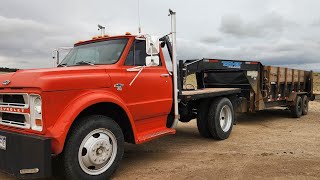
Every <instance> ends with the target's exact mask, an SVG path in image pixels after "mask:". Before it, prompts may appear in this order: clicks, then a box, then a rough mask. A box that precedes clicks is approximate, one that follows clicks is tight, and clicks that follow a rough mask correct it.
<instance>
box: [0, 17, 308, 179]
mask: <svg viewBox="0 0 320 180" xmlns="http://www.w3.org/2000/svg"><path fill="white" fill-rule="evenodd" d="M170 15H171V18H172V27H171V28H172V32H171V33H170V34H171V41H170V38H169V36H168V35H166V36H164V37H162V38H157V37H155V36H149V35H136V36H135V35H131V34H130V33H126V34H125V35H120V36H107V35H103V36H99V37H94V38H92V39H91V40H87V41H81V42H78V43H76V44H75V45H74V47H73V49H72V50H71V51H70V53H69V54H68V55H67V56H66V57H65V58H64V59H63V60H62V62H60V63H59V64H58V66H57V67H55V68H48V69H31V70H19V71H17V72H15V73H8V74H3V75H0V82H1V83H2V86H1V87H0V169H1V170H2V171H4V172H7V173H9V174H12V175H14V176H16V177H18V178H27V179H30V178H48V177H51V176H52V172H51V171H52V167H51V159H52V157H58V158H57V159H58V160H59V162H60V163H61V166H62V167H63V168H62V169H63V170H64V171H65V172H64V174H65V176H66V178H67V179H108V178H109V177H110V176H111V175H112V173H113V172H114V171H115V170H116V169H117V167H118V166H119V164H120V161H121V159H122V157H123V153H124V143H125V142H128V143H133V144H141V143H144V142H147V141H150V140H153V139H156V138H159V137H162V136H164V135H169V134H175V132H176V130H175V127H176V126H177V122H178V121H181V122H188V121H190V120H191V119H194V118H196V119H197V125H198V130H199V132H200V135H201V136H203V137H206V138H213V139H218V140H223V139H226V138H228V137H229V135H230V133H231V131H232V128H233V124H234V122H235V114H234V112H235V109H236V108H238V109H241V108H239V107H242V104H244V105H246V104H248V109H250V107H251V106H253V107H254V106H255V105H254V104H253V105H250V101H252V99H250V97H254V94H252V93H249V96H248V98H245V96H246V94H245V93H244V89H242V86H241V87H238V86H232V87H231V86H226V85H225V86H222V84H221V82H216V83H219V84H220V86H221V87H217V86H210V84H208V86H207V87H205V86H204V84H203V82H204V81H203V80H204V79H208V78H211V79H214V78H215V76H214V75H212V74H210V73H209V74H208V72H211V71H210V70H208V71H201V72H198V71H197V69H198V70H199V69H201V70H203V69H205V67H206V66H204V64H203V63H212V64H211V65H212V66H213V65H214V64H216V65H218V64H219V65H220V64H221V67H223V68H224V69H231V70H232V72H233V71H234V70H235V69H237V68H239V69H240V68H247V67H248V68H251V67H252V68H259V67H260V65H261V64H259V63H251V64H250V62H233V61H230V62H229V61H228V62H227V61H221V62H220V61H219V60H210V59H202V60H195V61H187V62H186V63H185V64H184V65H183V64H181V63H182V62H181V61H180V65H179V66H178V62H177V60H176V48H175V47H176V30H175V29H176V28H175V15H176V13H175V12H173V11H170ZM163 49H167V51H168V52H169V54H170V58H171V64H172V67H173V70H172V71H169V70H168V69H167V67H166V63H167V62H168V61H165V57H164V54H163ZM226 62H227V63H226ZM211 65H210V66H211ZM251 65H252V66H251ZM208 67H209V66H208ZM223 68H222V69H223ZM239 69H238V70H239ZM240 70H241V69H240ZM249 70H250V69H249ZM251 71H252V72H251ZM253 71H255V70H250V77H251V78H252V81H255V80H257V78H258V79H259V75H258V74H257V72H253ZM191 72H194V73H196V74H197V83H198V88H191V89H190V88H187V86H188V85H186V84H184V83H183V82H185V76H184V75H185V74H189V73H191ZM204 72H205V73H204ZM219 72H221V71H219ZM206 74H207V75H206ZM306 75H308V74H306ZM211 76H212V77H211ZM229 76H233V75H229ZM217 77H218V76H217ZM219 78H223V76H222V77H219ZM206 83H207V82H206ZM189 86H190V85H189ZM261 88H262V86H261ZM252 92H253V93H254V91H253V90H252ZM300 95H301V96H302V95H305V96H308V97H311V95H310V94H308V93H304V92H303V91H301V92H300V91H299V93H298V94H297V93H296V96H297V97H298V96H299V97H300ZM296 96H295V97H296ZM260 98H262V97H260ZM245 100H247V102H245ZM262 103H263V102H262ZM266 103H267V102H266ZM260 105H261V104H260ZM289 105H290V106H292V107H296V106H295V103H291V104H289ZM244 107H247V106H244ZM264 107H265V106H264ZM297 108H298V110H299V112H300V110H301V109H303V108H302V104H301V103H300V106H299V107H298V106H297V107H296V111H297ZM299 108H300V109H299ZM242 109H243V108H242ZM257 110H260V109H257ZM304 110H305V109H304ZM300 115H301V113H300Z"/></svg>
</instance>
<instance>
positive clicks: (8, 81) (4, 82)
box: [2, 80, 11, 86]
mask: <svg viewBox="0 0 320 180" xmlns="http://www.w3.org/2000/svg"><path fill="white" fill-rule="evenodd" d="M10 82H11V81H10V80H5V81H3V82H2V85H5V86H6V85H8V84H10Z"/></svg>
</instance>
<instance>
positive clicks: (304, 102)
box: [290, 95, 309, 118]
mask: <svg viewBox="0 0 320 180" xmlns="http://www.w3.org/2000/svg"><path fill="white" fill-rule="evenodd" d="M308 109H309V99H308V97H307V96H306V95H303V96H297V97H296V99H295V102H294V106H291V107H290V110H291V114H292V116H293V117H295V118H300V117H301V116H302V115H307V114H308Z"/></svg>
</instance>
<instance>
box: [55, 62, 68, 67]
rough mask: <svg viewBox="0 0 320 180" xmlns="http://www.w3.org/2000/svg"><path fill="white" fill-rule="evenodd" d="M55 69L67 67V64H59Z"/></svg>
mask: <svg viewBox="0 0 320 180" xmlns="http://www.w3.org/2000/svg"><path fill="white" fill-rule="evenodd" d="M57 67H68V66H67V64H65V63H63V64H59V65H58V66H57Z"/></svg>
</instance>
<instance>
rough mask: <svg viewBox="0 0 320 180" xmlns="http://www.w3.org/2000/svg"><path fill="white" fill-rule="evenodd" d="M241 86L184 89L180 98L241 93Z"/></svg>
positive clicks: (196, 98) (191, 98)
mask: <svg viewBox="0 0 320 180" xmlns="http://www.w3.org/2000/svg"><path fill="white" fill-rule="evenodd" d="M240 92H241V89H240V88H203V89H195V90H183V91H182V92H181V95H180V98H181V100H183V101H190V100H198V99H203V98H212V97H217V96H226V95H231V94H237V93H240Z"/></svg>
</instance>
